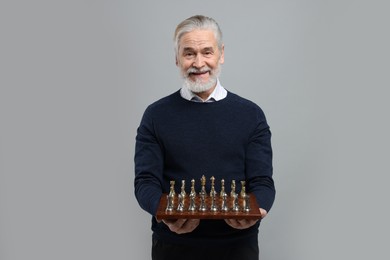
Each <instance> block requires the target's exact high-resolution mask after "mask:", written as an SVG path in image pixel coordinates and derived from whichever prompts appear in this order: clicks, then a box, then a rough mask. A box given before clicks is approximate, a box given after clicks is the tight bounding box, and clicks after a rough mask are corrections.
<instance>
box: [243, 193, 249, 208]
mask: <svg viewBox="0 0 390 260" xmlns="http://www.w3.org/2000/svg"><path fill="white" fill-rule="evenodd" d="M249 199H250V197H249V195H248V194H245V197H244V200H243V204H244V205H243V211H244V212H249V211H251V205H250V200H249Z"/></svg>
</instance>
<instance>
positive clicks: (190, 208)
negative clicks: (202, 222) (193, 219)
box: [188, 192, 196, 212]
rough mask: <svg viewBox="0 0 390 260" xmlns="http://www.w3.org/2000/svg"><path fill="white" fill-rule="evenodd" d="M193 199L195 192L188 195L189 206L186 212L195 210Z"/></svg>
mask: <svg viewBox="0 0 390 260" xmlns="http://www.w3.org/2000/svg"><path fill="white" fill-rule="evenodd" d="M195 197H196V193H195V192H191V193H190V206H189V207H188V211H192V212H193V211H195V210H196V204H195Z"/></svg>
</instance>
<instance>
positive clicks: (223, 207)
mask: <svg viewBox="0 0 390 260" xmlns="http://www.w3.org/2000/svg"><path fill="white" fill-rule="evenodd" d="M221 198H222V204H221V211H223V212H228V211H229V207H228V206H227V194H226V192H225V193H223V195H222V196H221Z"/></svg>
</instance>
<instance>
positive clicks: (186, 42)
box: [180, 30, 217, 49]
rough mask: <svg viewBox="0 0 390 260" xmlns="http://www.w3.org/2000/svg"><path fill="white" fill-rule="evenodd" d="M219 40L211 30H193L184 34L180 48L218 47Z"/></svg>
mask: <svg viewBox="0 0 390 260" xmlns="http://www.w3.org/2000/svg"><path fill="white" fill-rule="evenodd" d="M216 46H217V40H216V39H215V36H214V33H213V32H212V31H210V30H193V31H191V32H188V33H186V34H184V35H183V36H182V38H181V39H180V49H182V48H188V47H190V48H194V49H195V48H204V47H216Z"/></svg>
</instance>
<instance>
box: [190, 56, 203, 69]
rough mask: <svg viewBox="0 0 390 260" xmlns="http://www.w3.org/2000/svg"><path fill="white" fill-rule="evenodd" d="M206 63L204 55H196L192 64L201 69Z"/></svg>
mask: <svg viewBox="0 0 390 260" xmlns="http://www.w3.org/2000/svg"><path fill="white" fill-rule="evenodd" d="M204 65H205V62H204V59H203V57H202V55H196V56H195V60H194V63H193V64H192V66H193V67H195V68H198V69H200V68H202V67H203V66H204Z"/></svg>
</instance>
